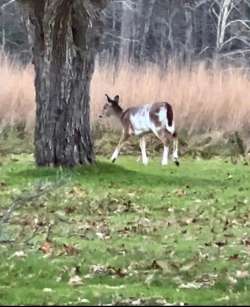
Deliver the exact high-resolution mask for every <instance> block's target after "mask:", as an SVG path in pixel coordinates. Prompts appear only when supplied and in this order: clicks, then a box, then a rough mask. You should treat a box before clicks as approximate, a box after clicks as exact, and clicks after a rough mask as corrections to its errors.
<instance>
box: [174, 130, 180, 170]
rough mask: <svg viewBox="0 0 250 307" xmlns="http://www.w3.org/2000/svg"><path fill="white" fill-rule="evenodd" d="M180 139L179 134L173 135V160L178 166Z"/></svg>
mask: <svg viewBox="0 0 250 307" xmlns="http://www.w3.org/2000/svg"><path fill="white" fill-rule="evenodd" d="M178 143H179V142H178V138H177V133H176V132H175V133H174V134H173V160H174V162H175V164H176V165H177V166H179V165H180V162H179V156H178Z"/></svg>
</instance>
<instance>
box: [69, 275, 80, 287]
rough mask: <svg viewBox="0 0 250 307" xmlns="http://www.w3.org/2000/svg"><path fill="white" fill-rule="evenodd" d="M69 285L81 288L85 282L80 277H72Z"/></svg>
mask: <svg viewBox="0 0 250 307" xmlns="http://www.w3.org/2000/svg"><path fill="white" fill-rule="evenodd" d="M68 284H69V285H70V286H80V285H82V284H83V281H82V279H81V277H80V276H78V275H74V276H72V277H70V279H69V282H68Z"/></svg>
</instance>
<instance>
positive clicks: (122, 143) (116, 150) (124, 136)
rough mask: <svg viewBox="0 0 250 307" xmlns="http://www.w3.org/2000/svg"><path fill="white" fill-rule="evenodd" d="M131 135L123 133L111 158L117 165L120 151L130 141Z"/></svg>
mask: <svg viewBox="0 0 250 307" xmlns="http://www.w3.org/2000/svg"><path fill="white" fill-rule="evenodd" d="M128 137H129V135H128V134H127V133H126V132H124V131H123V133H122V136H121V138H120V141H119V143H118V145H117V146H116V149H115V151H114V153H113V155H112V157H111V161H112V163H115V161H116V160H117V158H118V156H119V153H120V150H121V148H122V146H123V145H124V143H125V142H126V140H127V139H128Z"/></svg>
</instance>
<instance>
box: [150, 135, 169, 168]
mask: <svg viewBox="0 0 250 307" xmlns="http://www.w3.org/2000/svg"><path fill="white" fill-rule="evenodd" d="M153 132H154V134H155V136H156V137H157V138H158V139H159V140H160V141H161V142H162V144H163V154H162V160H161V165H162V166H165V165H168V155H169V133H168V132H167V131H165V130H162V131H159V132H156V131H153Z"/></svg>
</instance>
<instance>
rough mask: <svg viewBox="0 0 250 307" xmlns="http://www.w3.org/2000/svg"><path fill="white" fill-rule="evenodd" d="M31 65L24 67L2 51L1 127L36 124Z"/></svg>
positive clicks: (0, 81) (0, 78)
mask: <svg viewBox="0 0 250 307" xmlns="http://www.w3.org/2000/svg"><path fill="white" fill-rule="evenodd" d="M33 80H34V72H33V68H32V66H31V65H28V66H26V67H23V66H21V65H19V64H18V63H16V62H14V61H11V60H10V59H9V58H8V56H6V55H4V54H2V53H0V84H1V91H0V128H2V127H5V126H11V127H13V126H15V125H17V124H25V128H26V129H27V130H31V129H32V128H33V126H34V113H35V103H34V101H35V92H34V81H33Z"/></svg>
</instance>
